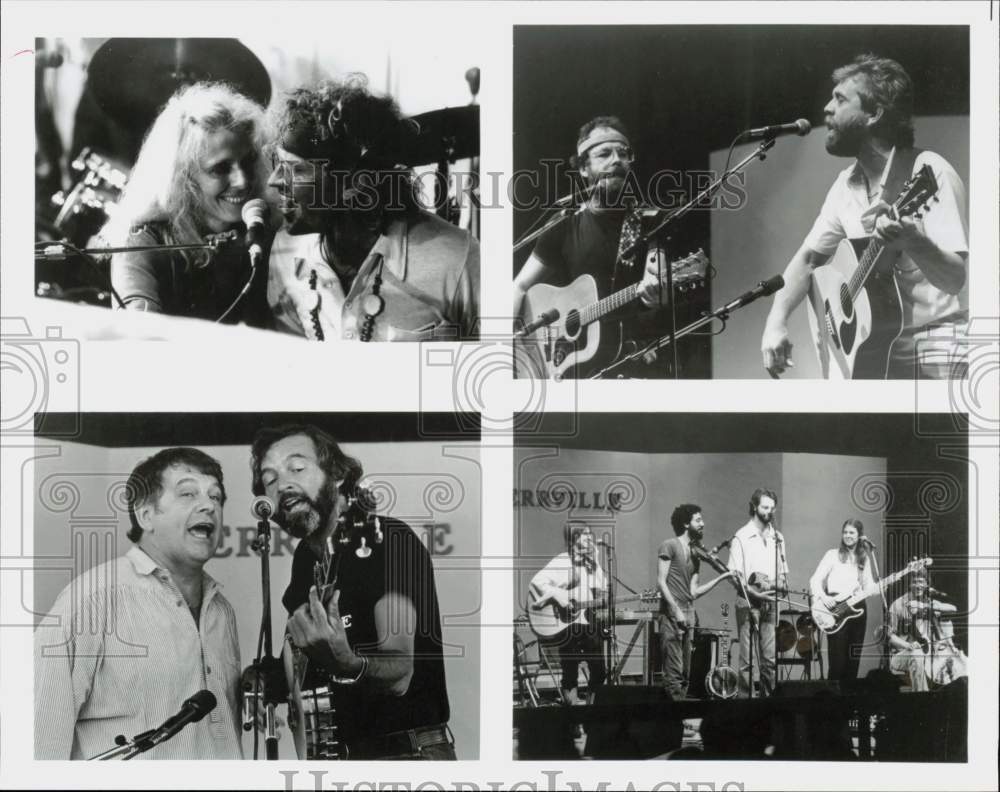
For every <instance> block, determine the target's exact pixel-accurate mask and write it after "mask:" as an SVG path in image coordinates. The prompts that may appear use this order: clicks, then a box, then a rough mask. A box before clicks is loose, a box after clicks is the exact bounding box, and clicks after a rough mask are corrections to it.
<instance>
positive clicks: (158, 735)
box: [149, 690, 215, 748]
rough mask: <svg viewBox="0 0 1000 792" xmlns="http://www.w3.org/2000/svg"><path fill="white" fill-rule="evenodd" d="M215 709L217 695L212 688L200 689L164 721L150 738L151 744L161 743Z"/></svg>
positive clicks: (151, 745)
mask: <svg viewBox="0 0 1000 792" xmlns="http://www.w3.org/2000/svg"><path fill="white" fill-rule="evenodd" d="M214 709H215V696H214V695H213V694H212V691H210V690H199V691H198V692H197V693H195V694H194V695H193V696H191V698H189V699H188V700H187V701H185V702H184V703H183V704H181V711H180V712H178V713H177V714H176V715H174V716H172V717H170V718H167V719H166V720H165V721H163V725H162V726H160V728H158V729H157V730H156V732H155V733H154V734H153V735H152V736H151V737H150V738H149V746H150V748H152V747H153V746H154V745H159V744H160V743H162V742H166V741H167V740H169V739H170V738H171V737H173V736H174V735H175V734H177V732H179V731H180V730H181V729H183V728H184V727H185V726H187V725H188V724H189V723H197V722H198V721H200V720H201V719H202V718H204V717H205V716H206V715H207V714H208V713H210V712H211V711H212V710H214Z"/></svg>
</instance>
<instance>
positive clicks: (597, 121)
mask: <svg viewBox="0 0 1000 792" xmlns="http://www.w3.org/2000/svg"><path fill="white" fill-rule="evenodd" d="M634 160H635V154H634V152H633V151H632V146H631V144H630V143H629V139H628V133H627V132H626V130H625V125H624V124H623V123H622V122H621V120H620V119H618V118H616V117H615V116H598V117H596V118H593V119H591V120H590V121H588V122H587V123H586V124H584V125H583V126H582V127H580V132H579V135H578V139H577V144H576V157H575V158H574V159H573V160H572V161H573V162H574V165H575V166H576V167H578V168H579V170H580V174H581V176H582V177H583V180H584V182H585V184H586V186H587V187H591V188H594V189H593V192H592V193H591V196H590V200H589V201H588V203H587V205H586V206H585V207H584V209H583V210H582V211H580V212H577V213H576V214H573V215H571V216H570V217H569V218H567V219H566V220H563V221H562V222H560V223H559V224H557V225H555V226H553V227H552V228H550V229H549V230H548V231H546V232H545V233H544V234H542V236H541V237H539V239H538V242H537V243H536V245H535V248H534V250H533V251H532V253H531V255H530V256H529V257H528V260H527V262H525V264H524V266H523V267H522V268H521V270H520V272H518V273H517V276H516V277H515V278H514V316H515V317H518V316H520V315H521V311H522V304H523V302H524V297H525V294H526V293H527V291H528V289H530V288H531V287H532V286H534V285H535V284H538V283H549V284H552V285H555V286H566V285H569V284H570V283H572V282H573V281H574V280H575V279H576V278H578V277H580V276H581V275H592V276H593V278H594V280H595V281H597V292H598V297H599V298H601V299H603V298H604V297H607V296H608V295H609V294H612V293H613V292H615V291H617V290H619V289H623V288H625V287H626V286H630V285H632V284H633V283H636V282H637V281H639V280H640V278H641V285H640V288H639V295H638V296H639V300H640V302H641V304H642V306H644V307H646V308H653V307H654V306H656V305H657V304H658V303H659V301H660V297H661V295H660V288H659V278H660V277H661V274H660V273H658V272H657V266H656V263H655V262H653V263H651V264H649V265H647V267H646V268H645V270H643V269H641V266H642V261H643V257H642V255H641V253H642V251H638V252H635V253H633V254H632V255H630V256H628V257H627V258H622V257H621V256H620V252H621V251H623V250H624V249H625V248H626V247H628V246H629V245H631V244H632V243H633V242H634V241H635V240H636V238H637V237H638V235H639V234H640V233H641V230H642V228H641V224H642V216H641V213H640V211H639V210H638V209H637V208H636V207H635V201H636V193H637V191H638V188H637V185H636V183H635V178H634V174H633V171H632V163H633V162H634ZM662 276H663V277H664V279H665V277H666V271H664V272H663V273H662ZM668 299H669V295H667V294H666V292H664V294H663V300H664V302H666V300H668ZM581 307H582V306H581ZM636 307H638V306H636Z"/></svg>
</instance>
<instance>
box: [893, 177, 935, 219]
mask: <svg viewBox="0 0 1000 792" xmlns="http://www.w3.org/2000/svg"><path fill="white" fill-rule="evenodd" d="M937 191H938V182H937V178H936V177H935V176H934V171H932V170H931V166H930V165H924V166H923V167H922V168H921V169H920V170H919V171H917V173H916V175H914V176H913V177H912V178H910V179H909V180H908V181H907V182H906V183H905V184H904V185H903V190H902V192H900V194H899V197H898V198H897V199H896V201H895V203H894V204H893V206H894V207H895V209H896V214H897V215H898V216H900V217H905V216H907V215H913V216H914V217H918V218H919V217H920V216H921V214H922V213H923V212H926V211H928V210H930V201H931V199H934V200H937V198H936V194H937Z"/></svg>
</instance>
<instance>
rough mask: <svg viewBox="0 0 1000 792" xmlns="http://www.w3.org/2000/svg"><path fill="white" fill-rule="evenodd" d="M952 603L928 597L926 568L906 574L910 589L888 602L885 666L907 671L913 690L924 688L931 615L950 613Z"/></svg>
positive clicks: (897, 671)
mask: <svg viewBox="0 0 1000 792" xmlns="http://www.w3.org/2000/svg"><path fill="white" fill-rule="evenodd" d="M955 610H956V608H955V606H954V605H952V604H951V603H948V602H941V601H940V600H936V599H933V598H932V597H931V592H930V589H929V587H928V585H927V572H925V571H924V570H922V569H921V570H918V571H916V572H914V573H913V577H911V578H910V589H909V591H907V592H906V593H905V594H903V595H902V596H901V597H899V598H897V599H895V600H893V602H892V605H890V606H889V670H890V671H891V672H892V673H893V674H897V675H900V676H901V675H903V674H907V673H908V674H909V676H910V687H911V688H912V689H913V692H914V693H922V692H924V691H926V690H927V689H928V681H927V671H926V667H925V661H926V659H927V651H926V649H927V646H928V645H929V643H930V641H931V640H933V630H932V618H931V615H932V614H933V615H934V616H937V615H938V614H941V613H954V612H955Z"/></svg>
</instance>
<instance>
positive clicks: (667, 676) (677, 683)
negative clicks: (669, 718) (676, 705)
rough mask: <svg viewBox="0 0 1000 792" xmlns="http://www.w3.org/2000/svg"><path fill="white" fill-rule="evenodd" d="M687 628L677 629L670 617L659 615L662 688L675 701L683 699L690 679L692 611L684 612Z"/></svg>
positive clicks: (693, 618) (692, 632) (692, 634)
mask: <svg viewBox="0 0 1000 792" xmlns="http://www.w3.org/2000/svg"><path fill="white" fill-rule="evenodd" d="M684 618H685V619H686V620H687V626H686V627H684V628H683V629H682V628H680V627H678V625H677V622H676V621H675V620H674V618H673V617H672V616H668V615H666V614H663V613H661V614H660V656H661V657H662V659H663V686H664V687H665V688H666V689H667V692H668V693H669V694H670V695H671V697H672V698H673V699H674V700H675V701H676V700H678V699H682V698H685V697H686V696H687V691H688V683H689V682H690V679H691V643H692V639H693V637H694V625H695V615H694V611H693V610H692V611H689V612H685V614H684Z"/></svg>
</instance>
